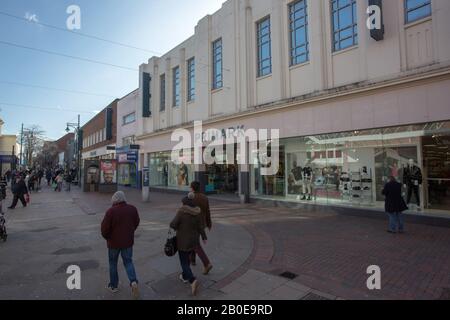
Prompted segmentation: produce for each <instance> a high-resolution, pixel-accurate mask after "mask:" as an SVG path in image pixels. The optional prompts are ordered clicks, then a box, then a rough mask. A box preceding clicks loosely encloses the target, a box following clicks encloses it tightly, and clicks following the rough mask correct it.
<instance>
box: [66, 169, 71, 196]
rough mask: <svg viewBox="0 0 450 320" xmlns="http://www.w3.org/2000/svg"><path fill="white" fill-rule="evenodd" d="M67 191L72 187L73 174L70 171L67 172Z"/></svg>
mask: <svg viewBox="0 0 450 320" xmlns="http://www.w3.org/2000/svg"><path fill="white" fill-rule="evenodd" d="M66 184H67V186H66V191H70V187H71V185H72V175H71V174H70V172H69V171H67V172H66Z"/></svg>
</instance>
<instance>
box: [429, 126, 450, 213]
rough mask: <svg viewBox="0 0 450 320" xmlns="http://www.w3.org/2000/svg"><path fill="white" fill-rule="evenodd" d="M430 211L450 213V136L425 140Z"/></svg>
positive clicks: (438, 136) (436, 136)
mask: <svg viewBox="0 0 450 320" xmlns="http://www.w3.org/2000/svg"><path fill="white" fill-rule="evenodd" d="M423 152H424V167H425V172H426V181H425V183H426V188H425V193H426V195H425V196H426V199H427V207H428V209H435V210H447V211H450V136H449V135H446V136H441V135H434V136H432V137H424V139H423Z"/></svg>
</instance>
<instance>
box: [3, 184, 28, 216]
mask: <svg viewBox="0 0 450 320" xmlns="http://www.w3.org/2000/svg"><path fill="white" fill-rule="evenodd" d="M13 194H14V198H13V202H12V204H11V206H10V207H8V209H15V208H16V205H17V202H18V201H19V200H20V202H22V205H23V207H24V208H25V207H26V206H27V201H26V200H25V196H27V198H28V197H29V194H28V189H27V185H26V184H25V181H24V179H23V176H19V177H18V178H17V179H16V183H15V184H14V187H13Z"/></svg>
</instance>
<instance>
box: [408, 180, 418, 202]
mask: <svg viewBox="0 0 450 320" xmlns="http://www.w3.org/2000/svg"><path fill="white" fill-rule="evenodd" d="M413 193H414V196H415V197H416V200H417V205H418V206H419V207H420V197H419V186H416V185H415V184H409V185H408V204H410V203H411V196H412V194H413Z"/></svg>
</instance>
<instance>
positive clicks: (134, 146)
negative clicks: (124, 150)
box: [130, 144, 141, 150]
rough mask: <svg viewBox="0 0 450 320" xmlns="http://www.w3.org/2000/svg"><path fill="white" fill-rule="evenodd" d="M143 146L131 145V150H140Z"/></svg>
mask: <svg viewBox="0 0 450 320" xmlns="http://www.w3.org/2000/svg"><path fill="white" fill-rule="evenodd" d="M140 149H141V146H140V145H138V144H132V145H130V150H140Z"/></svg>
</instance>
